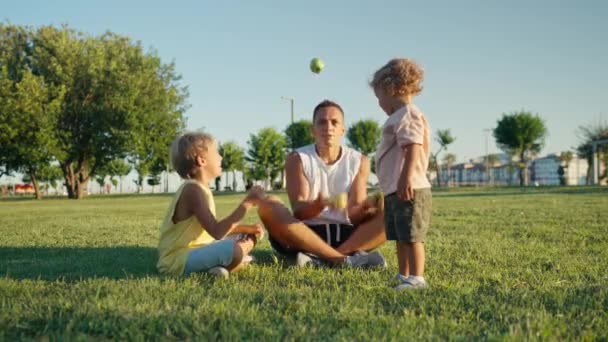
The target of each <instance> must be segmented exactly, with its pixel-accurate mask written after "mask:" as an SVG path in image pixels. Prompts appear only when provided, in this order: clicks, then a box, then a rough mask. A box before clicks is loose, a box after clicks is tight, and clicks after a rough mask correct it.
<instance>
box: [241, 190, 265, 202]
mask: <svg viewBox="0 0 608 342" xmlns="http://www.w3.org/2000/svg"><path fill="white" fill-rule="evenodd" d="M264 197H266V192H265V191H264V189H263V188H262V187H261V186H259V185H255V186H253V187H251V189H249V191H248V192H247V197H245V199H244V200H243V202H246V203H247V204H250V205H257V204H258V203H259V202H260V200H262V199H264Z"/></svg>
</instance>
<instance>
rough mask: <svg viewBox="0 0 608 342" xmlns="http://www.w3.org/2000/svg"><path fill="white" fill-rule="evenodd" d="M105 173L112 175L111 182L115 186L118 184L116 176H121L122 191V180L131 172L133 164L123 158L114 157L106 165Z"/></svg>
mask: <svg viewBox="0 0 608 342" xmlns="http://www.w3.org/2000/svg"><path fill="white" fill-rule="evenodd" d="M104 169H105V173H106V174H107V175H108V176H110V182H111V183H112V185H114V187H116V186H117V185H118V181H117V180H116V179H115V177H119V178H120V192H121V193H122V181H123V177H125V176H126V175H128V174H129V172H131V166H130V165H129V164H128V163H127V162H125V161H124V160H123V159H114V160H112V161H111V162H109V163H108V164H106V166H105V168H104Z"/></svg>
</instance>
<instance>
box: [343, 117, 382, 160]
mask: <svg viewBox="0 0 608 342" xmlns="http://www.w3.org/2000/svg"><path fill="white" fill-rule="evenodd" d="M381 134H382V132H381V131H380V127H379V126H378V123H377V122H376V121H374V120H359V121H357V122H355V123H354V124H352V125H351V126H350V127H349V128H348V132H346V138H347V139H348V142H349V145H350V146H351V147H352V148H354V149H357V150H358V151H360V152H361V153H363V154H365V155H366V156H369V155H370V154H372V153H374V152H375V151H376V148H377V146H378V143H379V142H380V135H381Z"/></svg>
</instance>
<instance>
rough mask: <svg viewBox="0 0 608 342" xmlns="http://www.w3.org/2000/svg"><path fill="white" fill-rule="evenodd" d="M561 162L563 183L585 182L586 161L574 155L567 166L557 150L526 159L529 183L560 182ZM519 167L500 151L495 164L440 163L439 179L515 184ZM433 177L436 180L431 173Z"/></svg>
mask: <svg viewBox="0 0 608 342" xmlns="http://www.w3.org/2000/svg"><path fill="white" fill-rule="evenodd" d="M560 166H562V167H563V170H564V175H563V177H564V179H565V182H566V183H565V184H566V185H585V184H586V177H587V168H588V165H587V161H586V160H585V159H580V158H578V157H576V156H574V157H573V158H572V160H571V161H570V163H569V164H568V166H567V167H566V165H564V163H563V162H562V161H561V160H560V159H559V157H558V156H557V155H556V154H549V155H547V156H545V157H542V158H537V159H533V160H529V161H528V163H527V168H528V184H529V185H560V184H561V183H560V175H559V168H560ZM519 171H520V170H519V168H518V167H517V163H516V162H512V161H511V159H510V158H509V156H508V155H501V156H500V158H499V162H497V163H496V164H494V165H486V164H485V163H484V162H483V160H482V158H478V159H476V160H475V159H471V160H470V161H469V162H465V163H459V164H454V165H451V166H450V168H449V170H448V168H447V167H446V166H445V165H441V181H442V183H443V184H442V185H445V184H446V183H447V184H449V185H450V186H483V185H518V184H519ZM432 175H433V176H434V173H433V174H432ZM433 181H434V183H433V184H436V180H435V179H434V177H433Z"/></svg>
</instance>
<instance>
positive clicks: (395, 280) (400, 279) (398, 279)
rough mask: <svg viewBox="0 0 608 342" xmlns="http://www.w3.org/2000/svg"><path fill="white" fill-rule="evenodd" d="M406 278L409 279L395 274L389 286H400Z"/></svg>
mask: <svg viewBox="0 0 608 342" xmlns="http://www.w3.org/2000/svg"><path fill="white" fill-rule="evenodd" d="M407 278H409V277H406V276H404V275H403V274H401V273H397V275H395V276H394V277H393V279H391V281H390V285H391V286H393V287H395V286H398V285H401V284H402V283H403V282H404V281H406V280H407Z"/></svg>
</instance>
